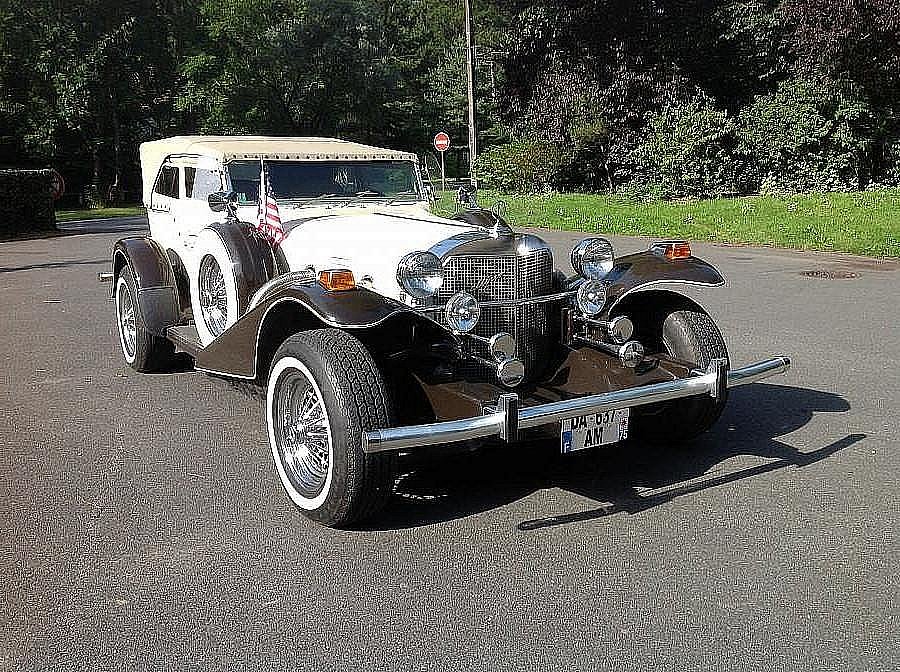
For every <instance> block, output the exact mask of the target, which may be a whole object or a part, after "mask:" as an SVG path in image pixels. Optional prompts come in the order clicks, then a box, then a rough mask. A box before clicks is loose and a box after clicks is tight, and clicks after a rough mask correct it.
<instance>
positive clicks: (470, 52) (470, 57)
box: [463, 0, 478, 187]
mask: <svg viewBox="0 0 900 672" xmlns="http://www.w3.org/2000/svg"><path fill="white" fill-rule="evenodd" d="M463 2H464V3H465V6H466V79H467V80H468V82H467V83H468V90H469V179H470V180H471V181H472V186H473V187H474V186H476V181H475V159H476V158H477V156H478V134H477V131H476V128H475V40H474V39H473V36H472V0H463Z"/></svg>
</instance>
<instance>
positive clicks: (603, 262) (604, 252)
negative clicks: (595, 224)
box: [570, 238, 616, 280]
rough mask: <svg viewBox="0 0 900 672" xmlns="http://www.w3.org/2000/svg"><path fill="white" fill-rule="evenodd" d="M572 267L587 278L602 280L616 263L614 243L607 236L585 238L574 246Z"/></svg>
mask: <svg viewBox="0 0 900 672" xmlns="http://www.w3.org/2000/svg"><path fill="white" fill-rule="evenodd" d="M570 260H571V262H572V268H574V269H575V272H576V273H578V275H580V276H581V277H583V278H585V279H587V280H600V279H602V278H604V277H606V275H608V274H609V272H610V271H611V270H612V269H613V266H615V264H616V253H615V250H614V249H613V244H612V243H611V242H609V241H608V240H607V239H606V238H585V239H584V240H582V241H581V242H579V243H578V244H577V245H575V247H573V248H572V254H571V257H570Z"/></svg>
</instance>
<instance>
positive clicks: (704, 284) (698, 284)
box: [603, 269, 727, 314]
mask: <svg viewBox="0 0 900 672" xmlns="http://www.w3.org/2000/svg"><path fill="white" fill-rule="evenodd" d="M716 271H717V272H718V273H719V275H720V276H722V282H698V281H697V280H678V279H672V280H651V281H650V282H645V283H643V284H641V285H636V286H634V287H632V288H631V289H628V290H626V291H624V292H622V293H621V294H619V295H618V296H617V297H615V298H614V299H613V300H612V303H607V304H606V305H605V306H604V307H603V312H604V313H607V314H609V313H610V312H611V311H612V309H613V308H615V307H616V306H617V305H618V304H620V303H621V302H622V300H623V299H624V298H625V297H626V296H630V295H631V294H634V293H635V292H641V291H643V290H645V289H649V288H652V287H657V286H659V285H688V286H690V285H693V286H696V287H724V286H725V284H726V282H727V279H726V278H725V274H724V273H722V271H720V270H719V269H716Z"/></svg>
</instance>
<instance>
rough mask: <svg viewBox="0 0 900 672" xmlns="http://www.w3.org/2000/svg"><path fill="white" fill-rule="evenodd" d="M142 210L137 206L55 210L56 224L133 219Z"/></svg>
mask: <svg viewBox="0 0 900 672" xmlns="http://www.w3.org/2000/svg"><path fill="white" fill-rule="evenodd" d="M144 212H146V211H145V210H144V208H143V207H142V206H138V205H129V206H124V207H121V208H96V209H93V210H57V211H56V221H57V222H74V221H77V220H79V219H105V218H107V217H135V216H137V215H143V214H144Z"/></svg>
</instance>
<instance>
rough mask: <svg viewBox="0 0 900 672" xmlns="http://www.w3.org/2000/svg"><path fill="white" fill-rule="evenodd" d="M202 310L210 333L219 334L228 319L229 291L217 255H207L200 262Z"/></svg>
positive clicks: (223, 329) (204, 321)
mask: <svg viewBox="0 0 900 672" xmlns="http://www.w3.org/2000/svg"><path fill="white" fill-rule="evenodd" d="M200 312H201V314H202V317H203V323H204V324H205V325H206V328H207V329H209V333H211V334H212V335H213V336H218V335H219V334H221V333H222V332H223V331H225V323H226V322H227V321H228V293H227V292H226V291H225V276H223V275H222V269H221V268H219V262H217V261H216V259H215V257H213V256H211V255H207V256H205V257H204V258H203V261H202V262H200Z"/></svg>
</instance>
